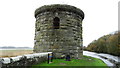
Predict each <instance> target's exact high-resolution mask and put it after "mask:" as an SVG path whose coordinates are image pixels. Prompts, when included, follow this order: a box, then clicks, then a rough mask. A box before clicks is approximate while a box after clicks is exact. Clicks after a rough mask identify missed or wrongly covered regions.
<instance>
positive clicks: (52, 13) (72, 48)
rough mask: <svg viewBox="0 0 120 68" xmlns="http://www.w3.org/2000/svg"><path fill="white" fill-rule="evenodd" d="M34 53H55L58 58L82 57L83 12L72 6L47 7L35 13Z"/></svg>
mask: <svg viewBox="0 0 120 68" xmlns="http://www.w3.org/2000/svg"><path fill="white" fill-rule="evenodd" d="M35 18H36V24H35V28H36V29H35V45H34V52H53V53H54V56H55V57H56V58H60V56H61V55H67V54H69V55H70V56H71V57H72V58H80V57H81V56H82V52H83V51H82V45H83V41H82V40H83V39H82V20H83V19H84V13H83V11H82V10H80V9H78V8H76V7H74V6H70V5H60V4H55V5H45V6H42V7H40V8H38V9H36V11H35Z"/></svg>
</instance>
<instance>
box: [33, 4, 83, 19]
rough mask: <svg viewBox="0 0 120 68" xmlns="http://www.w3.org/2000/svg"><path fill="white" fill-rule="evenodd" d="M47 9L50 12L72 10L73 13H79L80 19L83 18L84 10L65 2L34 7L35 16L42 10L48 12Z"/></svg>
mask: <svg viewBox="0 0 120 68" xmlns="http://www.w3.org/2000/svg"><path fill="white" fill-rule="evenodd" d="M48 11H51V12H56V11H68V12H73V13H75V14H78V15H80V16H81V17H82V20H83V19H84V12H83V11H82V10H81V9H79V8H76V7H74V6H70V5H66V4H53V5H44V6H42V7H40V8H38V9H36V11H35V17H36V16H37V15H38V14H40V13H42V12H48Z"/></svg>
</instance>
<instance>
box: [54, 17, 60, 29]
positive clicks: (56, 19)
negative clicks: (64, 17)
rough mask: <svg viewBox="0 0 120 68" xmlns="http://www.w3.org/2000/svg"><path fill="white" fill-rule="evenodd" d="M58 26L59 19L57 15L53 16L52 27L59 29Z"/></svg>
mask: <svg viewBox="0 0 120 68" xmlns="http://www.w3.org/2000/svg"><path fill="white" fill-rule="evenodd" d="M59 27H60V19H59V18H58V17H55V18H54V19H53V28H54V29H59Z"/></svg>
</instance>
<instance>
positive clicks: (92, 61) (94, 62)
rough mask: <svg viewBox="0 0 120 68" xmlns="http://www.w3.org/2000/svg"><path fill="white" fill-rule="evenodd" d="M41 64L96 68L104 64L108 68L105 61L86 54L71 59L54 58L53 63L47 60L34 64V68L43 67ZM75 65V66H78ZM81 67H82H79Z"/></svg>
mask: <svg viewBox="0 0 120 68" xmlns="http://www.w3.org/2000/svg"><path fill="white" fill-rule="evenodd" d="M41 66H44V67H45V66H62V67H65V68H66V67H67V66H70V67H71V66H72V67H73V66H76V67H77V66H78V67H79V66H82V67H84V66H86V68H87V67H90V66H95V68H97V67H100V66H104V67H102V68H108V67H107V65H106V64H105V63H103V62H102V61H101V60H100V59H97V58H93V57H89V56H84V57H83V58H82V59H71V61H65V59H54V60H53V62H52V63H50V64H48V63H47V62H43V63H40V64H37V65H33V66H32V68H41ZM76 67H75V68H76ZM79 68H80V67H79Z"/></svg>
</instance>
